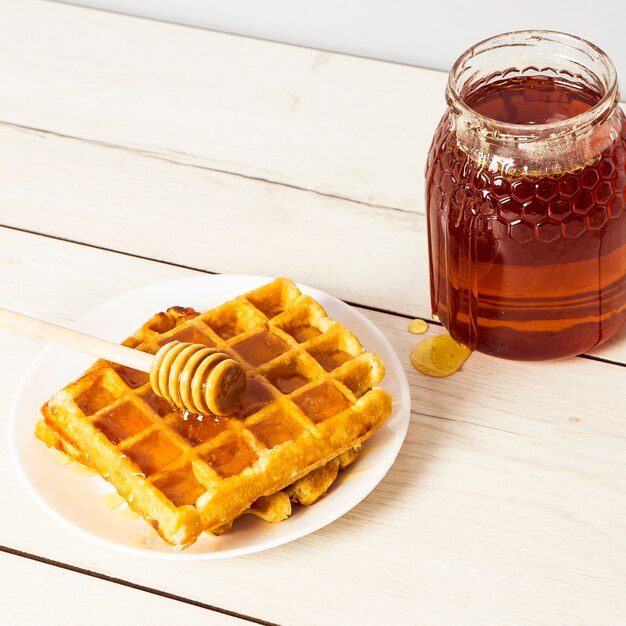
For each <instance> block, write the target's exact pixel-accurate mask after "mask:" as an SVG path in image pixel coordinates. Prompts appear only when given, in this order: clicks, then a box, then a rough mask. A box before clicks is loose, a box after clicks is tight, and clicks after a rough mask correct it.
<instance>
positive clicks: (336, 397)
mask: <svg viewBox="0 0 626 626" xmlns="http://www.w3.org/2000/svg"><path fill="white" fill-rule="evenodd" d="M292 400H293V401H294V402H295V403H296V404H297V405H298V406H299V407H300V409H302V411H303V413H304V414H305V415H306V416H307V417H308V418H309V419H310V420H311V421H313V422H315V423H316V424H318V423H319V422H323V421H324V420H326V419H328V418H329V417H332V416H333V415H337V413H341V411H344V410H345V409H347V408H348V407H349V406H350V404H351V403H350V400H348V398H346V396H344V395H343V393H341V391H339V389H337V387H336V386H335V385H334V384H333V383H332V382H331V381H329V380H326V381H324V382H323V383H321V384H320V385H317V386H315V387H311V388H310V389H307V390H306V391H303V392H302V393H300V394H297V395H296V396H294V397H293V398H292Z"/></svg>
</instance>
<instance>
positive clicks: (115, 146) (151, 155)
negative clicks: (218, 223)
mask: <svg viewBox="0 0 626 626" xmlns="http://www.w3.org/2000/svg"><path fill="white" fill-rule="evenodd" d="M0 126H5V127H7V128H11V129H13V130H18V131H24V132H28V133H32V134H36V135H44V136H45V135H50V136H52V137H59V138H61V139H68V140H70V141H78V142H82V143H86V144H89V145H91V146H99V147H101V148H108V149H110V150H121V151H123V152H127V153H130V154H133V155H136V156H141V157H145V158H148V159H156V160H158V161H164V162H165V163H171V164H172V165H177V166H180V167H191V168H194V169H197V170H203V171H206V172H214V173H216V174H224V175H225V176H235V177H237V178H243V179H245V180H250V181H255V182H259V183H266V184H268V185H276V186H278V187H285V188H287V189H294V190H295V191H302V192H304V193H310V194H314V195H316V196H321V197H323V198H332V199H334V200H343V201H345V202H352V203H354V204H358V205H360V206H366V207H369V208H372V209H383V210H387V211H399V212H400V213H412V211H407V210H406V209H402V208H400V207H394V206H388V205H386V204H377V203H375V202H366V201H365V200H357V199H356V198H351V197H349V196H346V195H341V194H333V193H329V192H325V191H320V190H319V189H312V188H310V187H303V186H300V185H295V184H292V183H288V182H285V181H279V180H272V179H271V178H263V177H262V176H253V175H251V174H244V173H243V172H235V171H232V170H225V169H222V168H219V167H209V166H208V165H201V164H199V163H188V162H185V161H179V160H177V159H175V158H173V157H172V156H166V155H164V154H160V153H158V152H152V151H150V150H143V149H140V148H134V147H133V146H126V145H124V144H119V143H112V142H107V141H102V140H99V139H92V138H89V137H78V136H76V135H69V134H66V133H61V132H58V131H55V130H51V129H46V128H35V127H33V126H27V125H24V124H17V123H15V122H9V121H7V120H0ZM171 154H178V155H180V156H181V157H183V158H184V157H187V158H190V159H193V158H199V157H196V156H195V155H193V154H187V153H185V152H180V151H171Z"/></svg>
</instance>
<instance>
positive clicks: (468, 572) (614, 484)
mask: <svg viewBox="0 0 626 626" xmlns="http://www.w3.org/2000/svg"><path fill="white" fill-rule="evenodd" d="M0 235H1V236H2V242H1V245H0V267H1V268H2V276H3V281H2V284H1V285H0V289H2V290H4V291H0V298H4V297H5V296H7V297H9V304H10V305H11V306H16V307H17V306H18V305H20V306H22V308H24V309H27V308H29V307H33V308H34V309H36V310H34V311H33V312H39V311H46V310H50V311H51V317H53V319H61V320H65V319H70V318H73V317H76V316H77V315H79V314H80V313H81V312H83V311H86V310H88V309H90V308H92V307H93V306H95V305H96V304H98V303H99V302H101V301H102V300H104V299H106V298H109V297H111V295H113V294H114V293H116V292H117V293H119V292H122V291H125V290H126V289H127V288H128V285H127V284H126V278H125V277H128V281H129V283H132V284H133V286H137V285H138V284H141V282H142V281H145V282H150V281H157V280H161V279H162V278H163V274H164V273H167V274H168V276H167V277H168V278H169V277H171V272H180V275H185V274H191V272H190V271H189V270H184V269H181V268H174V269H172V268H168V267H167V266H165V265H163V264H159V263H151V262H149V261H145V260H141V259H136V258H132V257H128V256H124V255H116V254H112V253H110V252H105V251H100V250H94V249H91V248H88V247H85V246H77V245H75V244H69V243H64V242H58V241H53V240H49V239H45V238H40V237H35V236H32V235H27V234H24V233H15V232H10V231H7V230H4V231H0ZM10 259H13V260H14V262H12V263H10V262H9V260H10ZM38 259H45V261H46V262H45V263H43V264H42V263H41V262H40V261H38ZM102 268H107V272H101V269H102ZM37 271H38V272H39V276H38V282H39V283H40V284H41V285H44V286H45V285H49V287H47V288H46V290H44V291H43V293H41V298H40V300H39V301H38V302H36V299H37V297H38V295H37V293H35V294H33V289H28V290H24V289H21V288H20V287H21V286H23V285H24V284H27V283H28V280H27V279H28V277H30V279H31V280H32V276H34V275H37V274H35V272H37ZM99 272H101V273H100V274H99ZM151 272H152V274H151ZM96 275H99V278H98V281H97V282H96V281H94V276H96ZM53 278H55V280H56V282H55V283H54V284H53V281H52V279H53ZM51 299H53V300H54V302H53V303H51V302H50V301H51ZM3 301H4V300H3ZM51 306H53V307H54V308H52V309H49V307H51ZM365 313H366V314H367V315H368V316H369V317H370V318H371V319H372V320H373V321H374V322H375V323H376V324H378V325H379V326H380V327H381V329H382V330H383V331H384V332H385V334H386V335H387V336H388V337H389V339H390V340H391V342H392V344H393V345H394V347H395V349H396V350H397V352H398V354H399V355H400V357H401V359H402V361H403V363H404V366H405V368H406V371H407V374H408V376H409V381H410V385H411V392H412V402H413V415H412V420H411V425H410V428H409V433H408V436H407V441H406V442H405V445H404V447H403V449H402V450H401V452H400V456H399V457H398V460H397V461H396V463H395V464H394V466H393V467H392V469H391V470H390V472H389V474H388V475H387V477H386V478H385V479H384V480H383V482H382V483H381V484H380V485H379V486H378V487H377V488H376V489H375V490H374V492H373V493H372V494H371V495H370V496H369V497H368V498H367V499H366V500H365V501H364V502H363V503H361V504H360V505H359V506H358V507H357V508H356V509H354V510H353V511H351V512H350V513H348V514H347V515H345V516H344V517H342V518H341V519H340V520H338V521H336V522H335V523H333V524H332V525H330V526H329V527H327V528H325V529H323V530H321V531H318V532H316V533H314V534H313V535H310V536H308V537H306V538H303V539H301V540H299V541H297V542H294V543H292V544H288V545H285V546H282V547H280V548H276V549H274V550H271V551H268V552H265V553H261V554H257V555H252V556H248V557H240V558H236V559H229V560H224V561H215V562H212V563H202V562H198V563H189V562H186V563H181V562H170V563H168V564H167V566H166V567H162V566H157V565H156V564H155V563H154V562H153V561H151V560H142V559H137V558H136V557H130V556H126V555H123V554H118V553H114V552H111V551H108V550H105V549H103V548H101V547H99V546H95V545H91V544H90V543H88V542H86V541H84V540H83V539H81V538H80V537H77V536H75V535H74V534H73V533H71V532H70V531H68V530H66V529H65V528H62V527H60V526H59V525H58V524H57V523H56V522H54V521H53V520H51V519H48V517H47V516H46V515H45V514H43V513H42V512H41V510H40V509H39V508H38V506H37V505H36V504H35V503H34V502H32V501H31V499H30V497H29V496H28V495H27V494H26V493H25V491H24V489H23V488H22V486H21V485H20V484H19V483H18V480H17V478H16V476H15V474H14V472H13V470H12V468H11V467H10V464H9V452H8V450H7V441H6V438H0V506H1V507H2V511H3V529H4V532H3V541H4V542H5V543H7V544H8V545H9V546H10V547H12V548H14V549H20V550H24V551H29V552H35V553H37V554H39V555H41V556H45V557H48V558H52V559H58V560H62V561H64V562H67V563H70V564H72V565H74V566H78V567H84V568H87V569H90V570H93V571H97V572H100V573H102V574H105V575H109V576H116V577H120V576H122V577H124V578H126V579H128V580H130V581H132V582H134V583H137V584H142V585H146V586H150V587H154V588H159V589H162V590H164V591H167V592H170V593H174V594H178V595H183V596H185V597H188V598H192V599H195V600H198V601H201V602H205V603H207V604H211V605H214V606H220V607H222V608H226V609H229V610H234V611H237V612H240V613H244V614H246V615H253V616H255V617H259V618H262V619H266V620H270V621H276V622H280V623H299V624H319V623H339V622H344V623H386V622H389V621H393V622H394V623H407V624H408V623H415V620H416V619H419V621H421V622H423V623H463V624H492V623H493V624H496V623H507V622H510V620H511V615H514V616H515V620H516V621H517V622H518V623H524V624H546V623H567V624H571V625H581V626H582V625H583V624H585V625H586V624H589V623H594V624H609V623H619V622H620V621H621V618H622V617H623V615H624V612H625V611H626V599H625V598H624V594H623V593H622V590H623V588H624V584H626V563H625V561H624V559H623V554H624V550H625V549H626V540H625V539H624V538H625V537H626V520H625V518H624V515H623V501H624V496H623V494H624V491H625V489H626V478H625V477H626V461H625V460H624V455H623V443H624V439H625V438H626V423H625V422H624V419H623V412H624V406H623V402H622V401H621V400H620V399H619V398H620V396H619V394H620V390H621V389H623V386H624V383H625V380H626V368H624V367H620V366H615V365H608V364H605V363H598V362H594V361H589V360H585V359H571V360H569V361H564V362H559V363H544V364H528V363H510V362H504V361H496V360H494V359H489V358H487V357H482V356H481V355H473V356H472V357H471V359H470V360H469V361H468V362H467V364H466V365H465V366H464V368H463V369H462V370H461V372H459V373H458V374H456V375H455V376H453V377H451V378H449V379H431V378H427V377H424V376H421V375H419V374H418V373H417V372H415V371H413V370H412V368H411V366H410V364H409V361H408V357H409V353H410V349H411V347H412V345H413V344H414V343H415V342H416V341H418V340H419V339H420V338H419V337H417V336H415V335H410V334H409V333H408V332H407V331H406V322H407V320H406V319H403V318H400V317H396V316H392V315H386V314H383V313H377V312H372V311H369V312H368V311H365ZM438 332H441V331H440V330H439V329H437V328H435V327H431V329H430V331H429V333H430V334H433V333H438ZM37 349H38V345H37V344H36V343H35V342H33V341H32V340H30V339H26V338H21V337H18V336H16V335H9V334H8V333H5V332H2V333H1V336H0V359H2V362H3V363H4V364H5V368H4V371H5V375H4V376H3V377H1V378H0V416H1V417H0V419H2V420H4V419H5V416H6V413H7V407H8V404H9V402H10V398H11V396H12V393H13V389H14V388H15V386H16V384H17V382H18V381H19V379H20V377H21V376H22V374H23V372H24V371H25V369H26V367H27V365H28V363H29V361H30V360H31V359H32V358H33V356H34V354H35V352H36V351H37ZM244 587H245V590H246V591H245V593H243V592H242V588H244ZM286 589H291V590H293V592H291V593H289V592H287V593H285V592H284V591H282V590H286ZM277 590H281V591H280V598H281V601H275V599H276V598H277V593H278V591H277ZM372 598H376V599H377V600H376V602H372ZM270 599H273V600H270ZM418 615H419V618H418V617H417V616H418Z"/></svg>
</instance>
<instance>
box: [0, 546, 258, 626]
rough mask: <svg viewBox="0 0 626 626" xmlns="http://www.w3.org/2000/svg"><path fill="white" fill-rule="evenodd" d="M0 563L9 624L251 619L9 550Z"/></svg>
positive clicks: (163, 625)
mask: <svg viewBox="0 0 626 626" xmlns="http://www.w3.org/2000/svg"><path fill="white" fill-rule="evenodd" d="M0 568H1V569H2V572H3V573H4V576H3V584H2V585H1V586H0V619H2V623H3V624H11V626H22V625H23V626H33V624H46V626H67V625H68V624H91V625H93V626H99V625H104V624H111V623H115V624H116V625H119V626H136V624H138V623H141V624H150V625H151V626H171V625H172V624H189V625H190V626H191V625H193V624H198V625H199V624H207V623H209V622H210V623H211V624H216V625H218V626H221V625H223V626H237V625H239V626H242V625H244V624H250V622H249V621H248V620H244V619H238V618H236V617H232V616H229V615H224V614H223V613H218V612H215V611H211V610H210V609H206V608H203V607H198V606H193V605H190V604H187V603H185V602H180V601H177V600H172V599H171V598H166V597H163V596H160V595H157V594H148V593H147V592H145V591H141V590H138V589H133V588H132V587H127V586H124V585H118V584H116V583H113V582H108V581H105V580H101V579H98V578H95V577H93V576H88V575H85V574H82V573H79V572H75V571H71V570H67V569H62V568H60V567H55V566H53V565H49V564H46V563H41V562H37V561H34V560H31V559H27V558H23V557H20V556H16V555H14V554H7V553H3V552H0Z"/></svg>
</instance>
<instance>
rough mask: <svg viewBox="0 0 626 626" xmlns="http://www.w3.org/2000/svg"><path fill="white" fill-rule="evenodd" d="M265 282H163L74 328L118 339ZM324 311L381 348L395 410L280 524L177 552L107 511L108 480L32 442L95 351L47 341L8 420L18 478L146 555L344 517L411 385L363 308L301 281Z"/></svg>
mask: <svg viewBox="0 0 626 626" xmlns="http://www.w3.org/2000/svg"><path fill="white" fill-rule="evenodd" d="M270 280H271V279H269V278H263V277H258V276H236V275H216V276H210V275H209V276H206V275H205V276H197V277H192V278H186V279H182V280H176V281H172V282H166V283H160V284H157V285H153V286H151V287H147V288H144V289H139V290H137V291H133V292H131V293H128V294H126V295H123V296H120V297H119V298H115V299H114V300H111V301H109V302H106V303H105V304H103V305H102V306H99V307H98V308H96V309H94V310H93V311H91V312H90V313H87V314H86V315H84V316H83V317H82V318H80V319H79V320H78V321H76V322H75V323H74V324H72V327H73V328H76V329H78V330H82V331H84V332H87V333H91V334H93V335H97V336H99V337H103V338H104V339H109V340H111V341H115V342H119V341H122V340H123V339H125V338H126V337H127V336H129V335H131V334H132V333H133V332H134V331H135V330H136V329H137V328H139V327H140V326H141V325H142V324H143V323H144V322H145V321H146V320H147V319H149V318H150V317H151V316H152V315H153V314H154V313H155V312H156V311H163V310H165V309H167V308H168V307H170V306H174V305H180V306H191V307H193V308H195V309H197V310H199V311H204V310H207V309H210V308H213V307H215V306H218V305H219V304H221V303H223V302H226V301H227V300H230V299H232V298H234V297H236V296H238V295H240V294H242V293H246V292H247V291H250V290H251V289H254V288H256V287H258V286H260V285H263V284H265V283H267V282H270ZM299 287H300V289H301V290H302V292H303V293H306V294H309V295H310V296H312V297H313V298H315V299H316V300H317V301H318V302H319V303H320V304H321V305H322V306H323V307H324V308H325V309H326V311H327V312H328V315H329V316H330V317H332V318H334V319H336V320H337V321H338V322H340V323H341V324H343V325H344V326H346V327H347V328H349V329H350V330H351V331H352V332H353V333H354V334H355V335H356V336H357V337H358V338H359V339H360V340H361V343H362V344H363V345H364V346H365V348H366V349H367V350H369V351H371V352H374V353H375V354H378V355H379V356H380V357H381V358H382V360H383V361H384V363H385V367H386V371H387V374H386V376H385V379H384V381H383V383H382V385H381V386H382V387H383V388H385V389H386V390H387V391H389V393H391V395H392V397H393V400H394V405H393V409H394V410H393V414H392V416H391V417H390V418H389V420H388V421H387V422H386V423H385V425H384V426H383V427H382V428H381V429H380V430H379V431H378V432H377V433H376V434H375V435H374V436H373V437H372V438H371V439H370V440H369V441H368V442H367V443H366V445H365V446H364V448H363V452H362V454H361V455H360V457H359V459H358V460H357V461H356V462H355V463H353V464H352V465H351V466H350V467H348V468H346V470H344V471H343V472H340V474H339V478H338V479H337V480H336V481H335V483H334V485H333V486H332V487H331V489H330V490H329V491H328V493H327V494H326V495H325V496H324V498H322V499H321V500H320V501H319V502H317V503H316V504H315V505H313V506H309V507H304V506H296V507H295V508H294V512H293V514H292V515H291V517H289V518H288V519H286V520H285V521H283V522H280V523H278V524H268V523H266V522H263V521H261V520H260V519H257V518H256V517H254V516H252V515H245V516H244V517H242V518H241V519H239V520H238V521H237V522H236V523H235V525H234V527H233V529H232V530H231V531H230V532H228V533H226V534H225V535H222V536H221V537H212V536H210V535H206V534H203V535H202V536H201V537H200V539H198V541H197V542H196V543H194V544H193V545H192V546H190V547H189V548H187V549H186V550H184V551H182V552H177V551H175V550H174V549H173V548H172V547H170V546H168V545H167V544H166V543H165V542H163V541H162V540H161V539H160V538H159V537H158V536H157V534H156V533H155V532H154V531H153V530H152V528H151V527H149V526H148V524H146V523H145V522H144V521H143V519H141V518H139V519H135V520H131V519H129V518H128V517H125V516H123V515H120V514H118V513H116V512H114V511H110V510H108V509H107V506H106V505H105V502H106V501H107V500H106V499H103V496H104V495H105V494H108V493H111V492H112V491H113V488H112V486H111V485H110V484H109V483H107V482H106V481H105V480H104V479H102V478H100V477H99V476H96V475H80V472H76V471H71V468H72V467H76V468H78V467H79V466H77V465H74V466H69V467H67V466H63V465H62V464H61V463H59V459H58V456H59V455H55V454H54V453H53V451H51V450H49V449H48V448H46V446H45V445H44V444H43V443H42V442H41V441H39V440H38V439H36V438H35V436H34V435H33V428H34V426H35V422H36V420H37V419H39V416H40V413H39V407H40V406H41V405H42V404H43V403H44V402H45V401H46V400H47V399H48V398H50V397H51V396H52V395H53V394H54V393H55V392H56V391H58V390H59V389H61V388H62V387H63V386H65V385H66V384H67V383H69V382H70V381H71V380H74V379H76V378H77V377H78V376H80V374H81V373H82V372H83V371H84V370H85V369H86V368H87V367H89V365H90V364H91V363H92V362H93V360H94V359H93V357H90V356H88V355H84V354H80V353H78V352H74V351H71V350H68V349H65V348H61V347H58V346H52V345H51V346H48V347H46V348H45V349H44V350H43V351H42V352H41V353H40V354H39V356H38V357H37V358H36V359H35V361H34V362H33V364H32V365H31V367H30V368H29V370H28V372H27V373H26V376H25V377H24V379H23V380H22V382H21V384H20V385H19V387H18V389H17V392H16V395H15V398H14V400H13V404H12V406H11V412H10V416H9V438H10V447H11V450H12V453H13V458H14V461H15V464H16V466H17V469H18V473H19V474H20V477H21V478H22V480H23V481H24V483H25V485H26V486H27V488H28V489H29V491H30V492H31V493H32V494H33V496H34V497H35V499H36V500H38V501H39V502H40V503H41V505H42V506H43V507H44V508H45V509H46V510H47V511H48V513H50V514H51V515H52V516H53V517H54V518H56V519H57V520H58V521H59V522H61V523H62V524H65V525H66V526H69V527H70V528H72V529H74V530H75V531H78V532H79V533H80V534H81V535H83V536H84V537H87V538H88V539H91V540H93V541H96V542H97V543H99V544H102V545H105V546H109V547H111V548H116V549H119V550H123V551H125V552H131V553H134V554H141V555H146V556H156V557H160V558H175V559H215V558H223V557H229V556H235V555H242V554H249V553H252V552H258V551H260V550H266V549H268V548H272V547H274V546H278V545H281V544H284V543H287V542H289V541H293V540H294V539H297V538H299V537H302V536H304V535H307V534H309V533H311V532H313V531H315V530H317V529H319V528H321V527H322V526H325V525H326V524H329V523H330V522H332V521H334V520H336V519H337V518H339V517H341V516H342V515H343V514H344V513H346V512H347V511H349V510H350V509H352V508H353V507H354V506H356V505H357V504H358V503H359V502H361V500H363V498H365V496H367V494H368V493H369V492H370V491H371V490H372V489H374V487H375V486H376V485H377V484H378V482H379V481H380V480H381V479H382V478H383V477H384V476H385V474H386V473H387V471H388V469H389V468H390V467H391V465H392V463H393V462H394V460H395V458H396V455H397V454H398V451H399V450H400V446H401V445H402V442H403V441H404V437H405V435H406V431H407V428H408V424H409V416H410V412H411V411H410V395H409V385H408V381H407V378H406V375H405V373H404V370H403V369H402V366H401V364H400V360H399V359H398V356H397V355H396V354H395V352H394V351H393V348H392V347H391V345H390V344H389V342H388V341H387V339H386V337H385V336H384V335H383V334H382V332H381V331H380V330H379V329H378V328H377V327H376V326H375V325H374V324H372V322H370V321H369V320H368V319H367V318H365V317H364V316H363V315H362V314H361V313H359V312H358V311H356V310H355V309H353V308H352V307H350V306H348V305H347V304H345V303H344V302H341V300H338V299H337V298H334V297H333V296H330V295H328V294H326V293H323V292H321V291H318V290H317V289H312V288H310V287H307V286H306V285H299Z"/></svg>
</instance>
